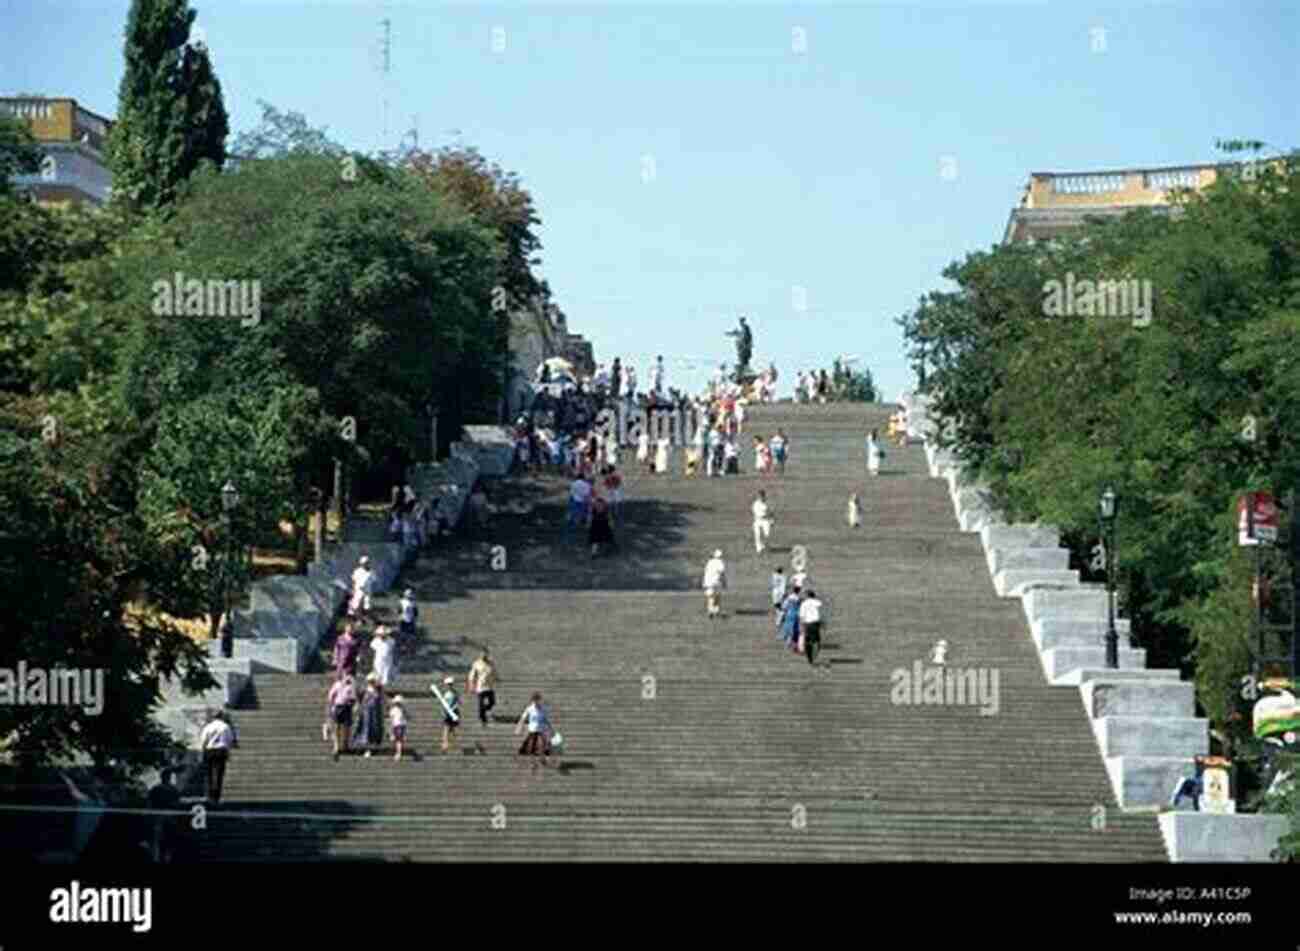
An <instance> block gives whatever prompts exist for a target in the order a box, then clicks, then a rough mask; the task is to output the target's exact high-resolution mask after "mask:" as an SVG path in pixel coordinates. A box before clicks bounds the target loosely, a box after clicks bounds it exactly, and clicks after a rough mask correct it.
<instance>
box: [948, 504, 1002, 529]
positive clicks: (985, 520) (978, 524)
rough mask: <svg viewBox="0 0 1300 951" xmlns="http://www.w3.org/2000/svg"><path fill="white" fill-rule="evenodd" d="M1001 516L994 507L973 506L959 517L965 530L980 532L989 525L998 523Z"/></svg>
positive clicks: (958, 519) (958, 521)
mask: <svg viewBox="0 0 1300 951" xmlns="http://www.w3.org/2000/svg"><path fill="white" fill-rule="evenodd" d="M1000 521H1001V516H1000V515H998V513H997V512H996V511H995V510H994V509H992V508H971V509H967V510H966V511H964V512H962V514H961V515H960V516H958V518H957V523H958V525H960V526H961V530H962V531H963V532H968V533H969V532H979V531H982V530H983V529H984V528H985V527H987V526H989V525H996V524H997V523H998V522H1000Z"/></svg>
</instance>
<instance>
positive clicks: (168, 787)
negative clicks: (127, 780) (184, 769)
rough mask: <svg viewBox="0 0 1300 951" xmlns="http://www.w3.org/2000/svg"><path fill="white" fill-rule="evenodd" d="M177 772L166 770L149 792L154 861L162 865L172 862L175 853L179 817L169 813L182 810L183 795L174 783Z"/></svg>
mask: <svg viewBox="0 0 1300 951" xmlns="http://www.w3.org/2000/svg"><path fill="white" fill-rule="evenodd" d="M174 776H175V770H173V769H171V768H170V767H169V768H167V769H164V770H163V771H162V773H161V774H159V776H158V785H157V786H154V787H153V789H150V790H149V809H150V810H152V811H153V813H154V817H153V841H152V843H151V851H152V853H153V860H154V861H155V862H157V863H158V864H160V865H165V864H167V863H168V862H170V861H171V859H172V855H173V853H174V852H175V843H176V828H177V825H178V823H177V821H176V819H177V817H176V816H174V815H168V814H167V813H174V812H178V811H179V810H180V808H181V793H180V790H179V789H177V788H176V784H175V783H174V782H172V780H173V778H174Z"/></svg>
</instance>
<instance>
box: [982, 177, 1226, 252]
mask: <svg viewBox="0 0 1300 951" xmlns="http://www.w3.org/2000/svg"><path fill="white" fill-rule="evenodd" d="M1242 167H1243V166H1242V165H1241V164H1240V163H1221V164H1215V165H1179V166H1173V167H1168V168H1127V169H1120V170H1117V171H1109V172H1088V173H1078V172H1034V173H1033V174H1031V175H1030V176H1029V182H1028V184H1026V185H1025V191H1024V194H1023V195H1022V196H1021V198H1020V204H1019V206H1018V207H1016V208H1013V209H1012V211H1011V217H1010V219H1009V220H1008V221H1007V227H1006V231H1005V233H1004V234H1003V237H1002V243H1003V244H1012V243H1014V242H1017V241H1045V240H1050V239H1051V238H1053V237H1056V236H1058V235H1060V234H1063V233H1064V232H1067V231H1070V230H1072V229H1074V228H1078V227H1079V226H1080V225H1082V224H1083V223H1084V221H1085V220H1086V219H1087V218H1096V217H1102V218H1107V217H1116V216H1119V215H1123V214H1126V213H1128V212H1129V211H1132V210H1133V209H1134V208H1151V209H1153V210H1155V211H1157V212H1160V213H1164V214H1169V213H1171V211H1172V212H1173V213H1177V209H1176V207H1175V206H1174V205H1173V203H1172V202H1171V200H1170V198H1171V193H1172V192H1173V191H1175V190H1176V189H1183V188H1185V189H1190V190H1192V191H1202V190H1204V189H1206V188H1208V187H1209V186H1210V185H1212V184H1214V182H1215V181H1216V180H1217V179H1218V177H1219V176H1220V175H1223V174H1225V173H1231V172H1236V171H1238V170H1240V169H1241V168H1242Z"/></svg>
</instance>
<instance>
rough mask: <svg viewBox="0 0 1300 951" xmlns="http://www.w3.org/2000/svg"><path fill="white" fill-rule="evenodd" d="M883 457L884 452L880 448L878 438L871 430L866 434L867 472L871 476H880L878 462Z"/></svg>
mask: <svg viewBox="0 0 1300 951" xmlns="http://www.w3.org/2000/svg"><path fill="white" fill-rule="evenodd" d="M884 455H885V451H884V450H883V449H882V448H880V437H879V436H878V435H877V434H876V431H875V430H874V429H873V430H872V431H871V432H870V433H868V434H867V470H868V471H869V472H870V473H871V474H872V475H873V476H874V475H880V460H881V459H883V458H884Z"/></svg>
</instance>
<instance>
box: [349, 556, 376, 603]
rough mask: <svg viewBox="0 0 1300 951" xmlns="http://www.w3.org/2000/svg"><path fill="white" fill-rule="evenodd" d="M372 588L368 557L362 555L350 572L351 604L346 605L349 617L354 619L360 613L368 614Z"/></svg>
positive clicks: (373, 584) (372, 576) (373, 575)
mask: <svg viewBox="0 0 1300 951" xmlns="http://www.w3.org/2000/svg"><path fill="white" fill-rule="evenodd" d="M374 587H375V573H374V571H373V570H372V569H371V567H370V556H369V555H362V556H361V558H360V559H359V560H358V561H357V567H356V569H355V570H354V571H353V572H352V602H351V604H349V605H348V615H349V616H350V617H356V616H357V615H358V614H360V613H362V612H364V613H365V614H369V613H370V595H371V594H372V593H373V592H374Z"/></svg>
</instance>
